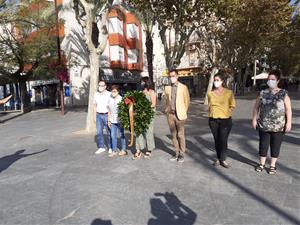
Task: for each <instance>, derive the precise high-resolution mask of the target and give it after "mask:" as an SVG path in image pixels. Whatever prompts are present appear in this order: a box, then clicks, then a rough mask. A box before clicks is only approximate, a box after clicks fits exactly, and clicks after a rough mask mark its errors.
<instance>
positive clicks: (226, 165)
mask: <svg viewBox="0 0 300 225" xmlns="http://www.w3.org/2000/svg"><path fill="white" fill-rule="evenodd" d="M220 165H221V166H223V167H224V168H229V167H230V165H229V164H228V163H227V162H226V161H225V160H224V161H220Z"/></svg>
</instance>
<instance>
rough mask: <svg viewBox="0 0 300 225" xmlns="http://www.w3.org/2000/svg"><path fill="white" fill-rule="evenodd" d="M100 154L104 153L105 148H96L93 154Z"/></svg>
mask: <svg viewBox="0 0 300 225" xmlns="http://www.w3.org/2000/svg"><path fill="white" fill-rule="evenodd" d="M102 152H105V148H98V150H97V151H96V152H95V154H100V153H102Z"/></svg>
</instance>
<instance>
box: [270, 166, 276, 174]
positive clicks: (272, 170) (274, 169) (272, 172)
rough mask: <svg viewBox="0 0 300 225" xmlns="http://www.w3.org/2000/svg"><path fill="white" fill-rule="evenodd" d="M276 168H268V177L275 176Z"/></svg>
mask: <svg viewBox="0 0 300 225" xmlns="http://www.w3.org/2000/svg"><path fill="white" fill-rule="evenodd" d="M276 172H277V171H276V167H275V166H270V168H269V171H268V173H269V174H270V175H275V174H276Z"/></svg>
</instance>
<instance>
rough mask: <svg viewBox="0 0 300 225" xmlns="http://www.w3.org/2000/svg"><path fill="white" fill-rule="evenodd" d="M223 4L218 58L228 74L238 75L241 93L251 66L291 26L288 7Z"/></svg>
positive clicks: (240, 0) (247, 0)
mask: <svg viewBox="0 0 300 225" xmlns="http://www.w3.org/2000/svg"><path fill="white" fill-rule="evenodd" d="M223 3H224V5H227V7H224V8H227V9H228V13H227V14H226V18H225V29H224V32H223V34H222V38H221V40H222V41H221V45H222V53H223V54H222V56H221V57H222V58H223V60H224V61H225V62H226V64H227V65H228V67H230V68H231V69H232V71H239V73H240V75H239V76H238V83H239V84H240V87H241V92H242V93H243V90H244V86H245V83H246V78H247V76H248V75H249V71H250V66H251V63H252V62H254V60H255V59H257V57H260V56H261V55H263V54H266V52H267V50H268V49H269V48H271V47H272V43H273V42H274V40H276V39H277V38H278V37H279V36H280V35H281V34H282V33H283V32H284V31H285V27H286V26H287V25H288V24H289V23H290V22H291V15H292V7H291V6H290V5H289V4H288V2H287V1H285V0H278V1H260V0H236V1H232V2H230V1H224V2H223ZM243 68H244V70H243ZM243 71H244V72H243Z"/></svg>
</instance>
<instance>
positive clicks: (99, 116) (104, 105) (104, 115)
mask: <svg viewBox="0 0 300 225" xmlns="http://www.w3.org/2000/svg"><path fill="white" fill-rule="evenodd" d="M98 91H99V92H96V93H95V95H94V113H95V117H94V118H95V120H96V128H97V146H98V150H97V151H96V152H95V154H100V153H102V152H105V143H104V135H103V128H104V127H105V130H106V133H107V135H108V137H107V147H108V149H109V150H108V152H109V153H111V151H112V150H111V138H110V128H109V126H108V102H109V99H110V96H111V93H110V92H109V91H107V90H106V83H105V81H100V82H99V87H98Z"/></svg>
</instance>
